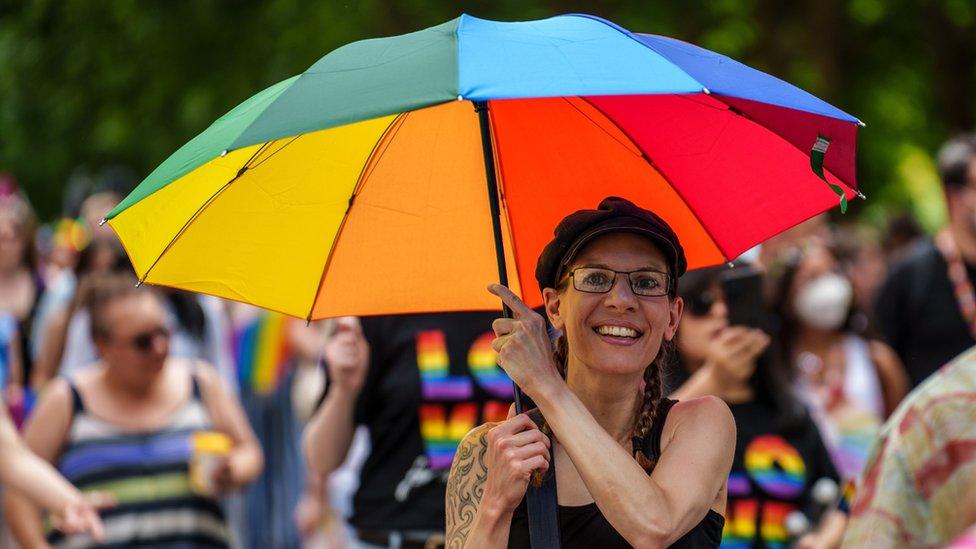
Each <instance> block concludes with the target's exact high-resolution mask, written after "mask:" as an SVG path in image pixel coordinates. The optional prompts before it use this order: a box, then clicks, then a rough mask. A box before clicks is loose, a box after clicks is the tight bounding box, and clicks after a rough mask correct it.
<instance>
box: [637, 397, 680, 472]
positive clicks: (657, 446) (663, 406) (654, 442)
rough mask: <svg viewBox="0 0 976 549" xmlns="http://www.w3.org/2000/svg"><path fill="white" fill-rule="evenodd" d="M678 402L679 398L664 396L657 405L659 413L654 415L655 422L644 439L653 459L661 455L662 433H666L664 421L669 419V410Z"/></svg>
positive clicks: (645, 446)
mask: <svg viewBox="0 0 976 549" xmlns="http://www.w3.org/2000/svg"><path fill="white" fill-rule="evenodd" d="M677 403H678V401H677V400H671V399H670V398H662V399H661V402H660V403H659V404H658V405H657V414H655V416H654V423H652V424H651V428H650V429H649V430H648V432H647V440H645V441H644V449H645V450H646V451H647V454H648V455H647V457H649V458H650V459H652V460H657V459H658V458H659V457H661V435H662V434H663V433H664V423H665V422H666V421H667V420H668V412H670V411H671V408H672V407H673V406H674V405H675V404H677Z"/></svg>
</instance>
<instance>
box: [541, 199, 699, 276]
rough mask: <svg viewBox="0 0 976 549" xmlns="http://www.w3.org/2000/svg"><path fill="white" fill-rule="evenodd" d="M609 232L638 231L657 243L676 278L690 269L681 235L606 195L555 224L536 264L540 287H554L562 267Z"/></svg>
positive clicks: (648, 214) (649, 214) (653, 216)
mask: <svg viewBox="0 0 976 549" xmlns="http://www.w3.org/2000/svg"><path fill="white" fill-rule="evenodd" d="M607 233H635V234H639V235H643V236H646V237H647V238H649V239H651V240H652V241H653V242H654V245H655V246H657V247H658V249H660V250H661V253H663V254H664V256H665V257H666V258H667V261H668V268H669V269H670V271H671V277H672V279H673V280H675V281H676V280H677V279H678V277H680V276H681V275H682V274H684V272H685V270H686V269H687V266H688V264H687V262H686V261H685V252H684V249H682V248H681V242H679V241H678V236H677V235H676V234H674V231H673V230H671V227H670V226H668V224H667V223H665V222H664V220H663V219H661V218H660V217H658V215H657V214H655V213H654V212H651V211H649V210H645V209H644V208H641V207H640V206H638V205H636V204H634V203H633V202H631V201H629V200H627V199H625V198H619V197H616V196H609V197H607V198H604V199H603V200H602V201H601V202H600V205H599V206H597V209H595V210H579V211H576V212H574V213H571V214H569V215H567V216H566V217H565V218H563V220H562V221H560V222H559V225H556V230H555V231H554V232H553V239H552V241H551V242H549V244H546V247H545V248H544V249H543V250H542V254H541V255H540V256H539V261H538V263H536V266H535V279H536V281H537V282H538V283H539V289H542V288H555V287H556V284H557V283H558V282H559V277H560V276H562V274H563V270H564V269H565V268H566V267H567V266H568V265H569V263H570V262H571V261H572V260H573V258H574V257H576V254H577V253H579V251H580V250H581V249H582V248H583V245H585V244H586V243H587V242H589V241H590V240H593V238H595V237H597V236H600V235H603V234H607Z"/></svg>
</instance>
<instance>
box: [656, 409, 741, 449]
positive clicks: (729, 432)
mask: <svg viewBox="0 0 976 549" xmlns="http://www.w3.org/2000/svg"><path fill="white" fill-rule="evenodd" d="M676 437H703V438H710V439H713V440H723V439H727V438H731V439H732V440H733V441H734V440H735V418H733V417H732V411H731V410H730V409H729V406H728V404H726V403H725V402H724V401H723V400H722V399H720V398H718V397H716V396H714V395H705V396H701V397H697V398H691V399H687V400H679V401H676V402H675V403H674V405H673V406H672V407H671V410H670V412H669V413H668V417H667V419H666V420H665V423H664V432H663V433H662V441H661V450H662V451H664V450H665V449H666V448H667V443H668V442H669V441H671V440H673V439H675V438H676Z"/></svg>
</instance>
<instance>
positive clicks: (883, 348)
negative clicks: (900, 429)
mask: <svg viewBox="0 0 976 549" xmlns="http://www.w3.org/2000/svg"><path fill="white" fill-rule="evenodd" d="M784 263H785V267H784V268H783V269H782V272H781V274H780V276H779V278H778V280H775V281H773V285H774V286H775V287H776V288H775V290H774V292H773V294H774V301H773V303H772V309H773V312H774V314H775V317H776V319H777V321H778V326H777V333H776V336H777V337H776V345H774V348H775V350H774V352H775V353H776V354H777V355H778V356H777V357H776V360H777V361H778V362H779V363H780V364H785V365H787V366H788V367H789V369H790V371H789V375H790V377H791V379H792V380H794V381H795V384H796V387H797V389H798V393H799V395H800V397H801V398H803V399H804V400H805V403H806V404H807V405H808V406H809V407H810V409H811V412H812V414H813V417H814V419H815V420H816V421H817V424H818V425H819V427H820V431H821V433H823V434H824V435H825V437H824V438H825V439H826V442H827V446H828V448H829V449H830V452H831V456H832V457H833V461H834V464H835V465H836V466H837V469H838V472H839V473H840V475H841V477H842V478H843V479H844V480H845V481H846V480H855V479H856V478H857V475H858V474H860V472H861V470H862V468H863V467H864V462H865V460H866V459H867V454H868V450H869V449H870V447H871V443H872V442H873V441H874V437H875V436H876V435H877V432H878V429H879V428H880V427H881V423H882V422H883V421H884V419H885V418H886V417H888V414H890V413H891V412H892V411H894V409H895V407H896V406H897V405H898V403H899V402H900V401H901V399H902V398H903V397H904V396H905V394H906V393H907V392H908V377H907V375H906V374H905V371H904V368H903V367H902V365H901V362H900V361H899V360H898V356H897V355H895V353H894V351H892V350H891V348H890V347H888V346H887V345H885V344H884V343H882V342H880V341H876V340H869V339H866V338H864V337H862V336H860V335H857V334H856V333H854V331H853V330H851V329H850V327H849V321H850V319H851V317H852V311H853V309H854V303H853V298H854V292H853V285H852V284H851V282H850V280H849V279H848V278H847V277H846V276H845V275H844V274H843V273H842V272H841V271H840V265H839V263H838V261H837V257H836V256H835V254H834V252H833V251H832V249H831V248H830V247H829V246H828V245H827V244H826V243H825V242H823V241H821V240H813V241H809V242H808V243H807V245H806V246H805V247H803V248H802V249H798V250H795V251H794V252H793V253H791V254H789V258H787V259H785V260H784Z"/></svg>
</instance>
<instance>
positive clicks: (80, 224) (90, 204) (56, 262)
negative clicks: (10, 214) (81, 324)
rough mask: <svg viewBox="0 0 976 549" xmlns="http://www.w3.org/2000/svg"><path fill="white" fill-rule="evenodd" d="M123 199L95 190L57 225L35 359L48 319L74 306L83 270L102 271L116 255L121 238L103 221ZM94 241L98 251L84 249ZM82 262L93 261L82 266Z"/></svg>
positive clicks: (36, 322)
mask: <svg viewBox="0 0 976 549" xmlns="http://www.w3.org/2000/svg"><path fill="white" fill-rule="evenodd" d="M120 200H122V197H120V196H119V195H117V194H115V193H113V192H107V191H105V192H97V193H94V194H92V195H90V196H88V197H86V198H85V199H84V200H83V201H82V202H81V204H80V206H79V207H78V215H77V218H70V217H67V218H63V219H61V220H60V221H58V222H57V223H56V224H55V225H54V227H53V229H52V233H51V239H50V242H49V243H48V245H47V248H48V250H49V252H48V259H49V261H48V263H47V265H46V267H45V269H44V271H45V276H44V280H45V287H46V288H47V291H45V292H44V296H43V298H42V299H41V301H40V302H39V303H38V307H37V315H36V316H35V318H34V325H33V328H32V333H33V334H34V337H33V339H32V341H31V355H32V356H33V357H34V360H39V356H40V354H41V349H42V348H43V347H44V344H45V338H46V335H47V332H46V326H47V324H48V323H49V322H50V321H49V320H48V319H49V318H50V317H51V316H52V315H63V311H64V310H66V309H68V308H69V307H70V305H71V300H72V297H73V296H74V294H75V290H76V288H77V286H78V275H79V273H80V274H84V273H86V272H89V271H91V270H99V269H100V268H99V264H100V263H110V262H111V261H112V260H113V257H114V256H115V255H116V254H115V253H114V252H113V250H112V245H113V244H115V243H116V241H117V238H116V236H115V233H114V232H112V229H111V227H109V226H108V225H101V224H100V222H101V219H102V218H103V217H104V216H105V215H106V214H108V212H109V211H111V209H112V208H113V207H115V205H116V204H118V203H119V201H120ZM92 240H94V241H95V248H94V251H95V253H92V252H89V253H85V252H84V251H83V250H85V248H86V247H87V246H88V245H89V243H91V242H92ZM120 253H121V252H120ZM123 255H124V254H123ZM79 261H85V262H89V264H88V265H85V266H82V267H79V266H78V263H79ZM101 270H104V269H101ZM43 381H46V379H44V380H43Z"/></svg>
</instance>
